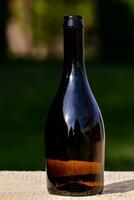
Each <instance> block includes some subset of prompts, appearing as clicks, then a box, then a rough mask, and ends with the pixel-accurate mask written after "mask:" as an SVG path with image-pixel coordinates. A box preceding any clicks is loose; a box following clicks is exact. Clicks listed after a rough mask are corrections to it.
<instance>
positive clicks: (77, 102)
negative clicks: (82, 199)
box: [45, 15, 105, 196]
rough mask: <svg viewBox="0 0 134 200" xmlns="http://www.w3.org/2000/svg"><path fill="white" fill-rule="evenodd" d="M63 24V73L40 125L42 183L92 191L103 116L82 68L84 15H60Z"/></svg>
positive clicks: (99, 174) (98, 187) (99, 185)
mask: <svg viewBox="0 0 134 200" xmlns="http://www.w3.org/2000/svg"><path fill="white" fill-rule="evenodd" d="M63 27H64V64H63V74H62V79H61V83H60V87H59V90H58V92H57V95H56V97H55V99H54V101H53V104H52V106H51V108H50V110H49V113H48V117H47V121H46V126H45V152H46V167H47V188H48V191H49V192H50V193H51V194H58V195H71V196H82V195H94V194H98V193H101V191H102V189H103V176H104V146H105V132H104V125H103V119H102V116H101V113H100V110H99V107H98V105H97V103H96V100H95V98H94V96H93V94H92V91H91V89H90V86H89V83H88V80H87V75H86V71H85V64H84V55H83V32H84V30H83V29H84V24H83V19H82V17H81V16H76V15H75V16H65V17H64V25H63Z"/></svg>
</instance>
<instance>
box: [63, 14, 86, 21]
mask: <svg viewBox="0 0 134 200" xmlns="http://www.w3.org/2000/svg"><path fill="white" fill-rule="evenodd" d="M64 19H65V20H67V19H83V17H82V16H81V15H65V16H64Z"/></svg>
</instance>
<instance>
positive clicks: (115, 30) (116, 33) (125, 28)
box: [97, 0, 134, 59]
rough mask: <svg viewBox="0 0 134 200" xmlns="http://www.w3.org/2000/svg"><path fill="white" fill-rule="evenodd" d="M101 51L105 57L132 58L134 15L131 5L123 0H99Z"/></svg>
mask: <svg viewBox="0 0 134 200" xmlns="http://www.w3.org/2000/svg"><path fill="white" fill-rule="evenodd" d="M97 7H98V22H99V30H100V40H101V53H102V56H103V57H105V58H110V59H123V58H130V57H131V58H132V57H133V55H132V52H133V51H134V38H133V35H134V17H133V14H132V10H131V7H130V6H129V4H127V3H126V2H125V1H121V0H107V1H105V0H97Z"/></svg>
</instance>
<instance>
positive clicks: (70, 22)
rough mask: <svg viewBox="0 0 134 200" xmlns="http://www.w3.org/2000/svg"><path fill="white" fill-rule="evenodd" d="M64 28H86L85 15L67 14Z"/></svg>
mask: <svg viewBox="0 0 134 200" xmlns="http://www.w3.org/2000/svg"><path fill="white" fill-rule="evenodd" d="M63 27H64V28H84V22H83V17H82V16H81V15H65V16H64V24H63Z"/></svg>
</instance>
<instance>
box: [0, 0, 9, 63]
mask: <svg viewBox="0 0 134 200" xmlns="http://www.w3.org/2000/svg"><path fill="white" fill-rule="evenodd" d="M7 19H8V0H1V1H0V60H3V59H5V57H6V51H7V38H6V27H7Z"/></svg>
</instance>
